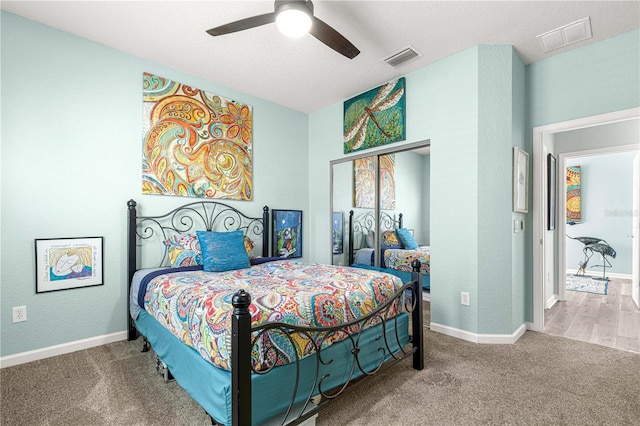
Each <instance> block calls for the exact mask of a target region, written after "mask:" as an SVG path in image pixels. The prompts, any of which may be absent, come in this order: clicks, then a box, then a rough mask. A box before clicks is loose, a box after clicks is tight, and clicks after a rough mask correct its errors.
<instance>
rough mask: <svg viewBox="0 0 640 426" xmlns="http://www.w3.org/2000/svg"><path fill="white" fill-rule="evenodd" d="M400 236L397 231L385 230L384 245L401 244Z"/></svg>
mask: <svg viewBox="0 0 640 426" xmlns="http://www.w3.org/2000/svg"><path fill="white" fill-rule="evenodd" d="M399 245H400V241H398V236H397V235H396V231H384V232H383V233H382V247H389V246H399Z"/></svg>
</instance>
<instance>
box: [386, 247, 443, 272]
mask: <svg viewBox="0 0 640 426" xmlns="http://www.w3.org/2000/svg"><path fill="white" fill-rule="evenodd" d="M415 259H418V260H419V261H420V262H421V263H422V266H421V267H420V272H422V273H423V274H425V275H429V271H430V270H431V249H430V247H429V246H421V247H418V248H417V249H415V250H405V249H387V250H385V252H384V264H385V266H386V267H387V268H391V269H397V270H398V271H407V272H411V271H412V268H411V262H413V261H414V260H415Z"/></svg>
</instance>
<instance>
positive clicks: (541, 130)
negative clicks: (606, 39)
mask: <svg viewBox="0 0 640 426" xmlns="http://www.w3.org/2000/svg"><path fill="white" fill-rule="evenodd" d="M638 118H640V108H631V109H628V110H622V111H616V112H613V113H607V114H602V115H598V116H593V117H587V118H582V119H577V120H571V121H566V122H561V123H556V124H551V125H547V126H540V127H536V128H534V129H533V203H532V204H533V324H531V329H532V330H534V331H539V332H543V331H544V315H545V308H546V306H547V298H546V297H545V283H546V282H547V281H548V280H549V279H550V278H549V277H550V273H549V272H550V270H556V271H557V270H559V268H557V269H555V268H553V269H550V267H551V265H549V261H548V260H547V258H546V254H547V253H548V248H549V247H550V245H553V246H554V247H557V246H556V245H555V244H554V241H555V239H556V238H557V237H556V235H555V234H557V232H555V233H554V234H553V235H547V227H546V213H547V199H546V198H547V188H546V185H545V182H546V165H547V162H546V154H545V152H544V144H545V140H548V138H549V137H550V136H552V135H553V134H555V133H558V132H564V131H570V130H578V129H584V128H588V127H595V126H600V125H603V124H608V123H615V122H619V121H626V120H633V119H638ZM555 258H556V259H557V256H555ZM554 276H556V277H557V274H554Z"/></svg>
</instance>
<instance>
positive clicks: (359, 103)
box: [343, 77, 406, 154]
mask: <svg viewBox="0 0 640 426" xmlns="http://www.w3.org/2000/svg"><path fill="white" fill-rule="evenodd" d="M405 98H406V96H405V79H404V77H402V78H399V79H398V80H393V81H390V82H388V83H386V84H383V85H382V86H380V87H376V88H375V89H371V90H369V91H368V92H365V93H362V94H360V95H358V96H356V97H353V98H351V99H349V100H347V101H345V103H344V121H343V127H344V153H345V154H348V153H350V152H353V151H357V150H360V149H366V148H373V147H375V146H380V145H386V144H388V143H391V142H397V141H403V140H404V139H405V115H406V114H405V103H406V102H405Z"/></svg>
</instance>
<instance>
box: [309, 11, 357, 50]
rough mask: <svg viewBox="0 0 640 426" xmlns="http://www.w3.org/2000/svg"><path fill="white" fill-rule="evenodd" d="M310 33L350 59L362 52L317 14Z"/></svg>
mask: <svg viewBox="0 0 640 426" xmlns="http://www.w3.org/2000/svg"><path fill="white" fill-rule="evenodd" d="M309 34H311V35H312V36H314V37H315V38H317V39H318V40H320V41H321V42H323V43H324V44H326V45H327V46H329V47H330V48H332V49H333V50H335V51H336V52H338V53H340V54H342V55H344V56H346V57H347V58H349V59H353V58H355V57H356V56H358V54H359V53H360V51H359V50H358V48H357V47H355V46H354V45H353V44H351V42H350V41H349V40H347V39H346V38H344V36H343V35H342V34H340V33H339V32H337V31H336V30H334V29H333V28H331V27H330V26H329V25H327V24H325V23H324V22H322V21H321V20H320V19H318V18H316V17H315V16H314V17H313V24H312V25H311V29H310V30H309Z"/></svg>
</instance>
